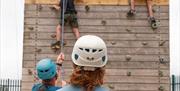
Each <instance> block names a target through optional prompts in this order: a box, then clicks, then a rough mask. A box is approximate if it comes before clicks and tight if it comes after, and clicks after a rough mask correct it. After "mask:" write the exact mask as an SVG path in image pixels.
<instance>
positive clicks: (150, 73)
mask: <svg viewBox="0 0 180 91" xmlns="http://www.w3.org/2000/svg"><path fill="white" fill-rule="evenodd" d="M29 70H31V71H32V72H34V71H35V70H34V69H33V68H23V71H22V72H23V73H22V74H23V75H29ZM64 71H65V76H70V75H71V74H72V71H73V69H64ZM128 72H131V76H142V77H156V76H159V70H156V69H155V70H154V69H118V70H117V69H106V74H105V75H106V76H127V73H128ZM161 72H162V73H163V77H168V76H169V71H168V70H161Z"/></svg>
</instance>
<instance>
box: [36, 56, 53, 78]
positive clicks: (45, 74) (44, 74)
mask: <svg viewBox="0 0 180 91" xmlns="http://www.w3.org/2000/svg"><path fill="white" fill-rule="evenodd" d="M36 70H37V75H38V77H39V78H40V79H42V80H46V79H51V78H53V77H54V76H55V75H56V64H55V63H54V62H53V60H52V59H49V58H46V59H42V60H40V61H39V62H38V63H37V66H36Z"/></svg>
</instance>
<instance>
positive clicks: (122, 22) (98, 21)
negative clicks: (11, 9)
mask: <svg viewBox="0 0 180 91" xmlns="http://www.w3.org/2000/svg"><path fill="white" fill-rule="evenodd" d="M102 21H105V22H106V24H105V25H106V26H110V25H111V26H132V27H133V26H135V27H148V26H149V22H148V21H147V20H120V19H119V20H117V19H78V22H79V25H80V26H82V25H84V26H85V25H86V26H87V25H89V26H91V25H93V26H97V25H103V23H102ZM58 22H59V20H58V19H38V20H37V22H36V21H35V19H30V18H27V19H25V24H32V25H36V24H38V25H57V24H58ZM160 26H161V27H167V26H169V22H168V20H161V21H160Z"/></svg>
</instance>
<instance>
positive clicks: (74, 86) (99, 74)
mask: <svg viewBox="0 0 180 91" xmlns="http://www.w3.org/2000/svg"><path fill="white" fill-rule="evenodd" d="M61 55H64V54H61ZM71 57H72V62H73V68H74V69H73V73H72V75H71V77H70V84H69V85H67V86H64V87H63V88H61V89H59V90H57V91H109V89H107V88H105V87H102V85H103V78H104V75H105V65H106V64H107V61H108V57H107V48H106V44H105V43H104V41H103V40H102V39H101V38H99V37H97V36H93V35H86V36H82V37H80V38H79V39H78V40H77V41H76V43H75V45H74V48H73V52H72V56H71Z"/></svg>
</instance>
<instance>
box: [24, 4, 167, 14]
mask: <svg viewBox="0 0 180 91" xmlns="http://www.w3.org/2000/svg"><path fill="white" fill-rule="evenodd" d="M26 6H27V7H25V9H26V11H32V9H31V8H32V7H33V6H31V5H26ZM39 7H41V10H39V11H40V12H47V11H52V9H51V7H52V5H39ZM89 7H90V10H89V12H124V13H125V12H127V11H128V10H129V6H121V5H95V6H92V5H89ZM76 9H77V11H78V12H86V10H85V5H77V6H76ZM153 9H154V10H155V11H156V12H158V13H169V6H157V5H155V6H153ZM136 10H137V12H138V13H139V12H144V13H146V12H147V9H146V6H136Z"/></svg>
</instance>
